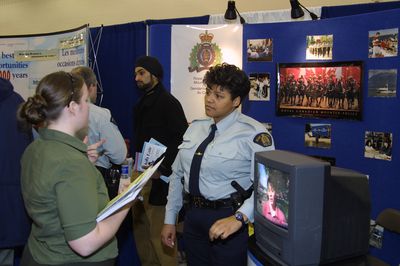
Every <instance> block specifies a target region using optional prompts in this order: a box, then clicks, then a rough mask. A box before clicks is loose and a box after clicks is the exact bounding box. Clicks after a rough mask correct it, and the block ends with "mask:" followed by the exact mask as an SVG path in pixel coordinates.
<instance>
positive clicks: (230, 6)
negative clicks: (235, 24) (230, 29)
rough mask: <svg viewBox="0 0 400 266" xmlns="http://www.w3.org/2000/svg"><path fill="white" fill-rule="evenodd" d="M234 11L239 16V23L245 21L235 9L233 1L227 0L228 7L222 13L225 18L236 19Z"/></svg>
mask: <svg viewBox="0 0 400 266" xmlns="http://www.w3.org/2000/svg"><path fill="white" fill-rule="evenodd" d="M236 13H237V14H238V16H239V18H240V23H241V24H244V23H246V21H245V20H244V18H243V17H242V16H241V15H240V13H239V11H238V10H237V9H236V6H235V1H228V8H227V9H226V11H225V15H224V18H225V20H236V18H237V16H236Z"/></svg>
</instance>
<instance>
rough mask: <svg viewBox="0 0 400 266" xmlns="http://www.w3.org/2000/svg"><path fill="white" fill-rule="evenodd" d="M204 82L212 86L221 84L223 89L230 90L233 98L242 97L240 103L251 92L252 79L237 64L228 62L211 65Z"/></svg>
mask: <svg viewBox="0 0 400 266" xmlns="http://www.w3.org/2000/svg"><path fill="white" fill-rule="evenodd" d="M203 83H204V84H205V85H206V86H207V87H209V88H211V86H212V85H219V86H221V88H222V89H224V90H228V91H229V92H230V94H231V98H232V100H234V99H235V98H236V97H238V96H239V97H240V103H242V101H243V99H244V98H245V97H246V96H247V95H248V94H249V91H250V80H249V77H248V76H247V75H246V73H245V72H244V71H243V70H241V69H240V68H238V67H237V66H235V65H230V64H227V63H222V64H218V65H216V66H213V67H210V69H209V70H208V72H207V73H206V74H205V76H204V79H203Z"/></svg>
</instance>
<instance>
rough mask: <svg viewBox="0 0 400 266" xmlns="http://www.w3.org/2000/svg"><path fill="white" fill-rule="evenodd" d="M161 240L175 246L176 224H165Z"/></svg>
mask: <svg viewBox="0 0 400 266" xmlns="http://www.w3.org/2000/svg"><path fill="white" fill-rule="evenodd" d="M161 242H162V243H163V244H164V245H166V246H167V247H170V248H173V247H174V246H175V242H176V226H175V225H174V224H164V226H163V228H162V230H161Z"/></svg>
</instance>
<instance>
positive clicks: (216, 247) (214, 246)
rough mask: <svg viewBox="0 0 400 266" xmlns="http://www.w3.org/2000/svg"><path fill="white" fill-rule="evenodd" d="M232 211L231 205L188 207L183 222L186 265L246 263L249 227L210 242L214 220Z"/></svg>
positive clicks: (212, 265) (211, 265)
mask: <svg viewBox="0 0 400 266" xmlns="http://www.w3.org/2000/svg"><path fill="white" fill-rule="evenodd" d="M233 214H234V210H233V208H232V207H227V208H218V209H206V208H190V207H189V208H188V209H187V210H186V217H185V223H184V229H183V231H184V234H183V236H184V242H185V252H186V254H187V258H188V266H205V265H210V266H227V265H229V266H245V265H247V245H246V244H244V243H247V240H248V237H249V236H248V227H247V226H243V227H242V228H241V229H240V230H239V231H237V232H236V233H234V234H232V235H231V236H229V237H228V238H227V239H225V240H221V239H217V240H214V241H212V242H210V239H209V236H208V232H209V230H210V228H211V226H212V225H213V224H214V222H215V221H217V220H219V219H222V218H226V217H228V216H231V215H233Z"/></svg>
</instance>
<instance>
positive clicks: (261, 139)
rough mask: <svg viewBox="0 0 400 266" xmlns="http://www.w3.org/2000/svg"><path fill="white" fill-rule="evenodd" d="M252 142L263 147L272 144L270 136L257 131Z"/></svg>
mask: <svg viewBox="0 0 400 266" xmlns="http://www.w3.org/2000/svg"><path fill="white" fill-rule="evenodd" d="M253 142H254V143H257V144H258V145H260V146H263V147H268V146H271V145H272V138H271V136H270V135H269V134H268V133H265V132H263V133H259V134H257V135H256V136H255V137H254V139H253Z"/></svg>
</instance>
